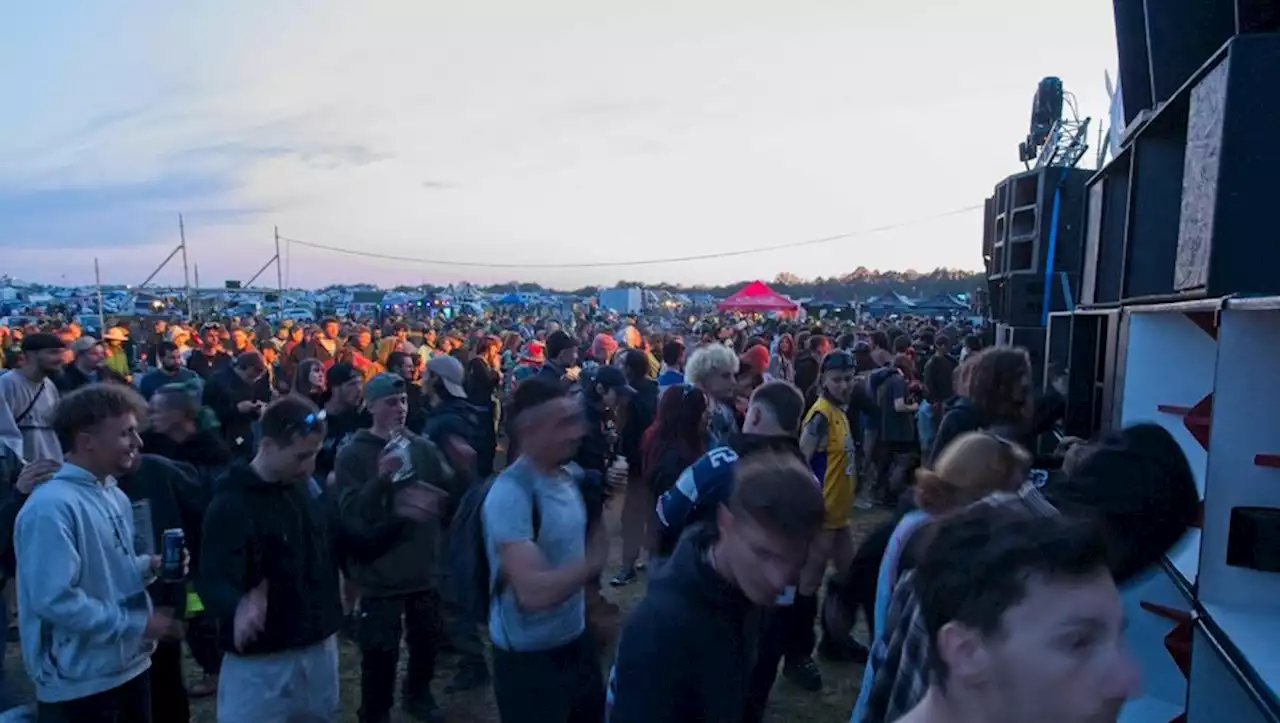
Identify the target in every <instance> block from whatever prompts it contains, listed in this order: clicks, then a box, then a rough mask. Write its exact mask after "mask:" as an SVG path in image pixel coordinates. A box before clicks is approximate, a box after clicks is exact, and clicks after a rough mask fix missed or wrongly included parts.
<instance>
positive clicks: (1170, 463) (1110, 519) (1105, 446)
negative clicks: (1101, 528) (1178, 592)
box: [1043, 423, 1200, 582]
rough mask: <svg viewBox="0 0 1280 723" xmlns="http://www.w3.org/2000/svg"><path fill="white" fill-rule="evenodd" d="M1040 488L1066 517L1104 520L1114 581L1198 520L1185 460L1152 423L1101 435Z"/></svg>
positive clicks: (1144, 564) (1145, 565) (1154, 559)
mask: <svg viewBox="0 0 1280 723" xmlns="http://www.w3.org/2000/svg"><path fill="white" fill-rule="evenodd" d="M1043 491H1044V495H1045V497H1046V498H1047V499H1048V500H1049V501H1050V502H1051V503H1053V505H1054V506H1055V507H1057V508H1058V509H1059V510H1060V511H1061V512H1063V513H1064V514H1075V515H1091V516H1096V517H1098V518H1099V519H1101V521H1102V522H1103V523H1104V525H1105V527H1106V530H1107V532H1108V534H1109V536H1110V538H1111V543H1112V546H1113V549H1114V553H1115V559H1114V563H1113V565H1112V574H1113V575H1114V576H1115V578H1116V581H1117V582H1125V581H1127V580H1128V579H1130V578H1132V577H1134V576H1135V575H1138V574H1140V573H1142V572H1145V571H1146V570H1147V569H1149V568H1150V567H1152V566H1153V565H1155V564H1156V563H1158V562H1159V561H1160V559H1161V558H1162V557H1163V556H1164V555H1165V554H1166V553H1168V551H1169V549H1170V548H1172V547H1173V545H1174V544H1175V543H1177V542H1178V540H1180V539H1181V538H1182V536H1183V535H1185V534H1186V533H1187V530H1188V529H1189V528H1190V527H1192V526H1193V525H1195V524H1196V521H1197V520H1198V519H1199V517H1200V494H1199V492H1197V491H1196V482H1195V476H1194V475H1193V474H1192V472H1191V465H1190V464H1189V463H1188V462H1187V457H1186V455H1185V454H1183V452H1182V448H1181V447H1179V446H1178V442H1177V441H1176V440H1175V439H1174V438H1173V435H1171V434H1170V433H1169V431H1168V430H1166V429H1165V428H1163V427H1161V426H1160V425H1158V424H1152V423H1144V424H1136V425H1133V426H1131V427H1126V428H1125V429H1122V430H1120V431H1117V432H1111V433H1108V434H1106V435H1104V436H1103V438H1102V439H1101V440H1099V441H1098V442H1097V443H1096V445H1095V446H1094V449H1092V450H1090V451H1089V452H1088V454H1087V456H1086V457H1085V459H1084V460H1083V461H1082V462H1081V463H1080V465H1079V467H1078V468H1077V469H1076V470H1074V471H1073V472H1072V474H1071V476H1070V477H1068V478H1066V479H1064V480H1061V481H1057V482H1050V483H1048V484H1046V485H1045V487H1044V490H1043Z"/></svg>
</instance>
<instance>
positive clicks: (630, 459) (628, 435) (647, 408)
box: [618, 379, 658, 474]
mask: <svg viewBox="0 0 1280 723" xmlns="http://www.w3.org/2000/svg"><path fill="white" fill-rule="evenodd" d="M631 384H632V386H633V387H635V390H636V393H635V394H634V395H632V397H631V399H630V400H628V401H627V416H626V419H625V420H624V423H623V425H622V433H621V435H620V436H619V439H618V446H619V451H620V452H621V453H622V456H623V457H625V458H626V460H627V466H628V467H629V468H630V469H631V470H632V473H633V474H638V473H639V472H640V468H641V466H642V465H643V463H644V459H643V458H644V453H643V452H642V451H641V449H640V442H641V441H642V440H643V439H644V433H645V430H647V429H648V428H649V425H651V424H653V420H654V418H655V417H656V416H657V414H658V383H657V382H655V381H654V380H652V379H639V380H635V381H632V383H631Z"/></svg>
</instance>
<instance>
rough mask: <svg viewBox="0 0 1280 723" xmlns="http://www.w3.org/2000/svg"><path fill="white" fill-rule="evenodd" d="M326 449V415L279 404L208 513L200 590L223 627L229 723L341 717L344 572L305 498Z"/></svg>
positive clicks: (223, 709) (221, 693)
mask: <svg viewBox="0 0 1280 723" xmlns="http://www.w3.org/2000/svg"><path fill="white" fill-rule="evenodd" d="M323 441H324V419H323V417H321V416H320V414H319V410H317V409H316V407H315V405H313V404H311V403H310V402H309V401H307V400H305V399H302V398H299V397H296V396H289V397H284V398H282V399H280V400H279V401H277V402H275V403H274V404H272V405H271V406H269V407H267V409H266V410H265V411H264V412H263V415H262V443H261V445H260V447H259V449H258V452H257V454H256V455H255V456H254V458H253V460H252V461H249V462H242V463H239V464H237V465H236V466H234V467H232V468H231V469H230V470H229V471H228V472H227V474H226V475H225V476H224V477H223V478H222V479H221V480H219V482H218V484H217V486H216V489H215V491H214V495H213V500H212V502H211V503H210V504H209V509H208V511H207V512H206V513H205V518H204V538H203V540H202V545H201V546H202V555H201V561H200V572H199V575H198V577H197V579H196V590H197V592H198V593H199V594H200V598H201V600H203V601H204V605H205V608H206V609H207V610H208V611H209V613H210V614H212V615H214V616H216V617H217V618H218V619H219V620H220V621H221V633H222V646H223V649H224V650H225V651H227V652H226V654H225V656H224V658H223V662H222V678H221V685H220V686H219V689H218V720H219V721H221V722H223V723H255V722H258V721H261V722H262V723H267V722H268V721H282V720H291V719H295V717H296V718H297V719H309V718H308V716H309V717H310V719H316V720H335V719H336V718H337V716H338V712H339V701H338V691H339V682H338V643H337V638H336V636H335V633H336V632H337V631H338V628H339V626H340V624H341V621H342V602H341V600H340V598H339V594H338V569H337V565H336V564H335V562H334V557H333V554H332V537H331V535H330V532H329V530H328V526H327V520H326V517H325V515H324V514H322V513H321V512H320V511H319V510H318V509H317V507H316V504H317V503H316V502H315V501H313V500H312V498H311V496H310V494H309V493H308V491H307V487H306V484H307V480H308V479H309V478H310V476H311V474H312V472H313V471H314V469H315V461H316V453H317V452H319V451H320V445H321V443H322V442H323ZM282 690H289V691H290V695H288V696H285V695H281V694H280V693H281V691H282Z"/></svg>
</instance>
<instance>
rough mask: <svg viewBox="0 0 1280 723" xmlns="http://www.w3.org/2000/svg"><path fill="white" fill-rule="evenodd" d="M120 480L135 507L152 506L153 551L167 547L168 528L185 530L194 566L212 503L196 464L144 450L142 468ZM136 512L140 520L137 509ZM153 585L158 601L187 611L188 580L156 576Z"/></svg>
mask: <svg viewBox="0 0 1280 723" xmlns="http://www.w3.org/2000/svg"><path fill="white" fill-rule="evenodd" d="M116 483H117V484H118V485H119V486H120V491H121V492H124V493H125V496H127V497H128V498H129V501H130V502H132V503H133V504H134V506H135V507H137V506H139V505H145V506H146V507H148V508H149V510H148V512H149V515H150V519H151V541H150V543H151V544H150V549H151V550H152V551H153V552H152V553H151V554H153V555H159V554H161V551H162V550H163V549H164V548H163V547H162V543H161V538H162V537H163V535H164V531H165V530H173V529H179V530H182V531H183V532H184V533H185V539H186V546H187V551H188V552H189V553H190V554H191V558H192V559H191V564H192V566H193V569H194V566H195V565H196V564H198V555H199V543H200V540H199V538H198V537H197V535H198V534H199V530H200V523H201V518H202V517H203V516H204V511H205V507H206V506H207V505H208V497H207V495H206V492H205V487H204V486H203V485H201V484H200V480H199V478H198V477H197V475H196V470H195V468H194V467H192V466H191V465H189V464H183V463H181V462H174V461H172V460H168V459H165V458H164V457H160V456H157V455H154V454H144V455H142V461H141V463H140V464H139V466H138V469H137V470H136V471H134V472H131V473H130V474H127V475H124V476H122V477H120V478H118V479H117V480H116ZM134 515H135V520H136V519H137V512H136V511H135V513H134ZM143 533H144V531H143V530H141V529H138V530H137V534H143ZM142 549H145V548H141V546H139V549H138V552H139V553H141V552H142ZM149 589H150V591H151V598H152V600H154V601H155V604H156V605H158V606H165V607H171V608H173V609H174V610H175V611H176V613H177V614H178V615H182V614H183V613H184V612H185V610H186V603H187V584H186V582H177V583H171V582H165V581H164V580H156V581H155V582H154V583H152V584H151V587H150V588H149Z"/></svg>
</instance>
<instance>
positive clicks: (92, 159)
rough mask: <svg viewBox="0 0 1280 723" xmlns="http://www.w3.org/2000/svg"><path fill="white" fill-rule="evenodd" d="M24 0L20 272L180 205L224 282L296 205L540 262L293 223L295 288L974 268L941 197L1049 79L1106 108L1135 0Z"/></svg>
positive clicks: (969, 176) (15, 100)
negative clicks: (1126, 7) (1119, 10)
mask: <svg viewBox="0 0 1280 723" xmlns="http://www.w3.org/2000/svg"><path fill="white" fill-rule="evenodd" d="M0 22H2V23H3V27H4V42H3V43H0V88H3V89H4V93H5V96H6V98H5V103H4V106H3V107H4V111H3V113H0V259H3V261H2V262H0V273H10V274H13V275H15V276H17V277H19V278H22V279H27V280H32V281H45V282H57V281H60V280H63V281H65V283H91V282H92V280H93V258H94V257H95V256H97V257H99V258H100V261H101V266H102V277H103V281H104V282H105V283H131V284H137V283H139V282H141V281H142V280H143V279H144V278H145V277H146V275H147V274H148V273H150V272H151V270H152V269H153V268H154V267H155V266H156V265H157V264H158V263H159V262H160V261H161V260H162V259H163V258H164V256H165V255H166V254H167V253H168V252H169V251H170V250H171V248H172V247H173V246H174V245H176V243H177V240H178V233H177V215H178V213H180V212H181V213H183V214H185V217H186V225H187V238H188V241H189V251H190V261H191V263H192V265H197V264H198V265H199V269H200V280H201V283H202V285H204V286H211V285H219V286H220V285H221V284H222V281H223V280H225V279H240V280H244V279H246V278H247V277H248V276H250V275H251V274H252V273H254V272H255V271H256V270H257V269H258V268H259V267H260V266H262V265H263V264H264V263H265V262H266V261H267V259H269V258H270V256H271V254H272V253H273V252H274V248H273V236H272V233H273V232H272V228H273V226H279V228H280V233H281V234H282V235H284V236H287V237H290V238H295V239H299V240H302V241H310V242H313V243H318V244H323V245H328V246H335V247H340V248H345V249H350V250H357V251H364V252H373V253H378V254H384V255H391V256H404V257H412V258H420V259H432V260H443V261H454V262H473V261H478V262H492V263H503V264H540V265H543V268H525V269H512V268H501V269H485V268H458V267H442V266H435V265H424V264H414V263H408V262H403V261H390V260H383V259H369V258H359V257H356V256H351V255H344V254H338V253H334V252H331V251H324V250H320V249H316V248H309V247H303V246H300V245H297V244H289V245H287V246H288V264H287V267H288V282H289V284H290V285H291V286H294V287H299V286H306V287H315V286H320V285H324V284H328V283H335V282H351V283H355V282H360V281H368V282H373V283H378V284H380V285H383V286H392V285H396V284H401V283H410V284H416V283H420V282H423V281H428V282H433V283H445V282H451V281H457V280H461V279H469V280H471V281H475V282H483V283H488V282H497V281H507V280H512V279H517V280H521V281H534V282H540V283H544V284H550V285H554V286H557V287H565V288H572V287H578V286H582V285H586V284H608V283H612V282H614V281H616V280H618V279H624V278H625V279H634V280H640V281H650V282H653V281H672V282H681V283H697V282H703V283H724V282H728V281H733V280H740V279H750V278H764V279H771V278H773V276H774V275H775V274H777V273H778V272H780V271H789V272H793V273H797V274H799V275H801V276H804V277H811V276H815V275H819V274H821V275H823V276H830V275H837V274H840V273H844V272H848V271H851V270H853V269H854V268H856V267H858V266H866V267H869V268H881V269H906V268H916V269H921V270H924V269H931V268H934V267H937V266H949V267H960V268H971V269H972V268H978V267H980V266H981V257H980V254H981V250H980V247H981V233H982V214H981V212H980V211H969V212H966V213H961V214H958V215H953V216H949V217H946V218H943V219H935V220H931V221H929V220H926V221H922V222H918V221H920V220H921V219H927V218H928V217H934V216H938V215H940V214H944V213H947V212H950V211H955V210H957V209H962V208H965V207H968V206H973V205H975V204H977V205H980V204H981V203H982V200H983V199H984V198H985V197H986V196H987V195H989V194H990V192H991V189H992V187H993V186H994V185H995V184H996V183H997V182H998V181H999V180H1000V179H1001V178H1003V177H1004V176H1006V175H1008V174H1010V173H1013V172H1015V171H1018V170H1020V169H1021V164H1020V163H1019V162H1018V159H1017V144H1018V142H1019V141H1020V140H1021V139H1022V138H1023V137H1024V136H1025V135H1026V133H1027V127H1028V119H1029V112H1030V106H1031V99H1032V95H1033V94H1034V91H1035V88H1036V84H1037V82H1038V81H1039V80H1040V78H1041V77H1043V76H1046V75H1057V76H1059V77H1061V78H1062V79H1063V81H1064V84H1065V86H1066V88H1067V90H1068V91H1070V92H1072V93H1074V94H1075V95H1076V97H1077V98H1078V100H1079V105H1080V111H1081V113H1083V114H1086V115H1092V116H1093V117H1094V118H1095V119H1098V120H1101V119H1103V118H1105V115H1106V106H1107V102H1106V93H1105V90H1104V85H1103V73H1104V71H1110V72H1112V73H1113V74H1114V67H1115V64H1116V60H1115V55H1116V53H1115V36H1114V27H1113V19H1112V15H1111V2H1110V1H1109V0H1082V2H1080V3H1076V4H1074V5H1070V6H1066V5H1062V4H1061V3H1052V2H1048V1H1047V0H1031V1H1030V2H1014V1H1013V0H979V2H976V3H957V2H944V1H943V0H930V1H927V2H923V3H919V2H917V3H898V2H871V1H870V0H787V1H786V2H778V1H776V0H775V1H773V2H758V1H754V0H733V1H732V2H730V1H729V0H678V1H676V0H647V1H646V2H627V3H623V2H613V1H610V0H603V1H602V0H594V1H592V2H586V1H580V2H578V1H572V2H571V1H567V0H566V1H562V0H535V1H515V0H503V1H499V0H463V1H461V2H437V1H435V0H381V1H376V0H366V1H365V2H338V1H337V0H328V1H324V0H288V1H286V0H217V1H216V2H215V1H213V0H183V1H182V2H161V1H160V0H119V1H117V2H102V1H100V0H99V1H97V2H89V1H77V0H61V1H59V2H39V3H20V4H15V5H11V6H9V7H8V8H7V9H6V10H5V13H4V16H3V21H0ZM1095 128H1096V125H1095ZM1094 141H1096V137H1095V138H1092V139H1091V144H1093V142H1094ZM1093 156H1094V153H1093V151H1091V152H1090V153H1089V155H1088V158H1089V160H1088V164H1089V165H1092V159H1093ZM895 224H904V225H903V226H902V227H901V228H898V229H895V230H893V231H888V232H883V233H878V234H863V235H858V236H855V237H853V238H849V239H845V240H840V241H834V242H831V243H825V244H815V245H809V246H804V247H801V248H797V249H792V250H782V251H771V252H767V253H761V254H753V255H741V256H735V257H731V258H725V259H718V260H701V261H686V262H680V263H667V264H656V265H645V266H637V267H630V268H628V267H623V266H619V267H610V268H546V266H547V265H553V264H575V263H576V264H589V263H596V262H615V261H638V260H647V259H661V258H671V257H681V256H690V255H700V254H712V253H716V252H729V251H736V250H741V249H750V248H757V247H762V246H773V245H779V244H785V243H789V242H800V241H804V240H806V239H812V238H818V237H827V236H832V235H836V234H842V233H849V232H859V231H861V230H863V229H868V228H874V227H881V226H887V225H895ZM178 261H180V260H175V262H174V263H172V264H171V265H170V266H169V267H168V268H167V269H166V270H165V271H164V272H162V273H161V274H160V276H158V277H157V279H156V281H157V282H158V283H175V284H180V283H181V281H182V267H181V264H180V263H179V262H178ZM265 277H270V278H269V279H268V278H265ZM261 282H269V283H270V284H271V285H274V284H275V276H274V271H269V272H268V273H267V274H266V275H264V278H263V279H261V280H260V283H261Z"/></svg>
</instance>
